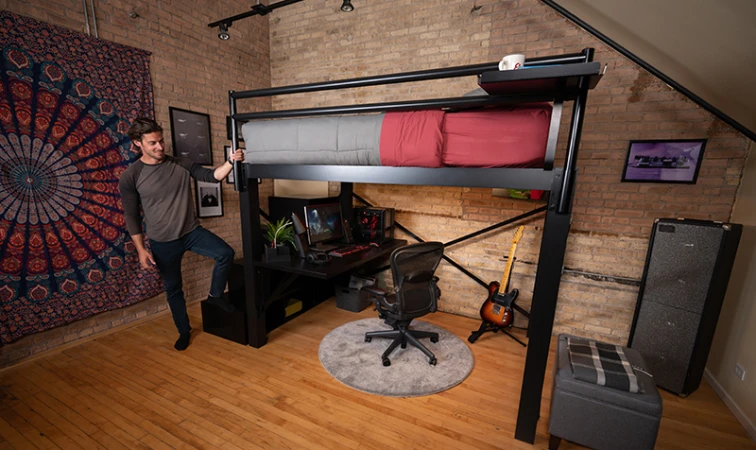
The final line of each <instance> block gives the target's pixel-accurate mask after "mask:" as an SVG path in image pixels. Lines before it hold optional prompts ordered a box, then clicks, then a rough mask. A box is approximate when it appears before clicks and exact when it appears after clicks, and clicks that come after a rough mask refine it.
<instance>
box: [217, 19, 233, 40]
mask: <svg viewBox="0 0 756 450" xmlns="http://www.w3.org/2000/svg"><path fill="white" fill-rule="evenodd" d="M229 26H231V24H230V23H228V22H222V23H221V24H220V25H218V38H220V40H221V41H227V40H228V39H229V38H230V37H231V35H229V34H228V27H229Z"/></svg>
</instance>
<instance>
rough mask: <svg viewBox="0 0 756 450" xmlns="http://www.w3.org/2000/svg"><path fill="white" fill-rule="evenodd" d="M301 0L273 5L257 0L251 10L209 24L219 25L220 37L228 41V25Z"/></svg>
mask: <svg viewBox="0 0 756 450" xmlns="http://www.w3.org/2000/svg"><path fill="white" fill-rule="evenodd" d="M301 1H303V0H283V1H280V2H278V3H273V4H271V5H267V6H265V5H262V4H260V0H257V4H256V5H255V6H253V7H252V10H251V11H247V12H245V13H241V14H237V15H235V16H231V17H226V18H225V19H221V20H216V21H215V22H213V23H209V24H207V26H208V27H210V28H215V27H218V31H219V32H218V37H219V38H220V39H222V40H224V41H226V40H228V39H229V37H230V36H229V34H228V27H230V26H231V24H232V23H234V22H235V21H237V20H240V19H246V18H247V17H252V16H257V15H259V16H264V15H266V14H269V13H270V12H272V11H273V10H275V9H278V8H282V7H284V6H288V5H293V4H294V3H299V2H301Z"/></svg>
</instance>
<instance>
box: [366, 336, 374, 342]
mask: <svg viewBox="0 0 756 450" xmlns="http://www.w3.org/2000/svg"><path fill="white" fill-rule="evenodd" d="M372 340H373V338H371V337H367V336H366V337H365V342H370V341H372Z"/></svg>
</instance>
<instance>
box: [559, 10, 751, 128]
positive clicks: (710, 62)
mask: <svg viewBox="0 0 756 450" xmlns="http://www.w3.org/2000/svg"><path fill="white" fill-rule="evenodd" d="M556 3H557V4H559V5H560V6H562V7H563V8H565V9H566V10H568V11H569V12H571V13H572V14H574V15H575V16H577V17H578V18H580V19H581V20H583V21H584V22H586V23H587V24H589V25H590V26H592V27H593V28H595V29H596V30H598V31H600V32H601V33H603V34H605V35H606V36H608V37H609V38H610V39H612V40H614V41H615V42H617V43H618V44H619V45H621V46H623V47H625V48H626V49H627V50H629V51H630V52H632V53H634V54H635V55H637V56H638V57H640V58H641V59H643V60H645V61H646V62H647V63H649V64H650V65H652V66H654V67H655V68H657V69H658V70H659V71H661V72H662V73H664V74H666V75H667V76H669V77H670V78H672V79H673V80H675V81H676V82H678V83H680V84H681V85H682V86H684V87H685V88H687V89H689V90H690V91H692V92H694V93H695V94H696V95H698V96H699V97H701V98H702V99H704V100H706V101H707V102H709V103H711V104H712V105H713V106H715V107H716V108H718V109H719V110H721V111H722V112H724V113H725V114H727V115H728V116H730V117H732V118H733V119H735V120H736V121H737V122H739V123H740V124H742V125H743V126H745V127H746V128H748V129H750V130H751V131H753V132H756V0H632V1H628V0H556Z"/></svg>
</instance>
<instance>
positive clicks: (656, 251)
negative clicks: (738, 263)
mask: <svg viewBox="0 0 756 450" xmlns="http://www.w3.org/2000/svg"><path fill="white" fill-rule="evenodd" d="M742 230H743V227H742V225H738V224H730V223H721V222H708V221H697V220H686V219H658V220H657V221H656V222H655V223H654V228H653V231H652V233H651V241H650V244H649V247H648V253H647V256H646V266H645V268H644V271H643V278H642V279H641V285H640V292H639V294H638V303H637V305H636V308H635V316H634V318H633V326H632V328H631V330H630V343H629V347H632V348H634V349H636V350H638V351H639V352H640V353H641V354H642V355H643V358H644V359H645V360H646V362H647V363H648V366H649V368H650V370H651V373H652V374H653V376H654V379H655V380H656V384H657V385H658V386H659V387H661V388H664V389H666V390H668V391H671V392H674V393H676V394H678V395H682V396H686V395H688V394H690V393H691V392H693V391H695V390H696V389H698V386H699V385H700V383H701V378H702V376H703V371H704V367H705V366H706V360H707V359H708V357H709V350H710V349H711V342H712V339H713V338H714V331H715V329H716V325H717V320H718V319H719V312H720V310H721V308H722V301H723V300H724V296H725V291H726V289H727V283H728V281H729V279H730V272H731V271H732V265H733V263H734V261H735V253H736V251H737V248H738V243H739V242H740V235H741V233H742Z"/></svg>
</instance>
